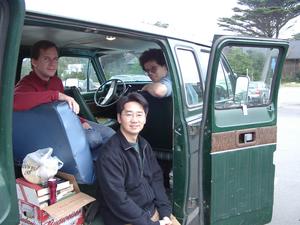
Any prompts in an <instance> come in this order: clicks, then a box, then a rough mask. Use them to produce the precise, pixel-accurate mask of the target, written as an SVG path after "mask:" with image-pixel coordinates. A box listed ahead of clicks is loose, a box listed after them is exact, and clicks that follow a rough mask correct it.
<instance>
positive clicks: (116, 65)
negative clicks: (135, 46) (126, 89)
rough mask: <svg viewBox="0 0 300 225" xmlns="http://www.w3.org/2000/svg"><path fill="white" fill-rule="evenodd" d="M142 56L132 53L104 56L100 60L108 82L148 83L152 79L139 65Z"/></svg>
mask: <svg viewBox="0 0 300 225" xmlns="http://www.w3.org/2000/svg"><path fill="white" fill-rule="evenodd" d="M139 56H140V54H135V53H132V52H123V53H116V54H111V55H104V56H101V57H100V58H99V60H100V64H101V66H102V69H103V71H104V75H105V78H106V80H109V79H121V80H123V81H124V82H145V81H146V82H148V81H151V80H150V78H149V77H148V76H147V75H146V74H145V73H144V71H143V69H142V67H141V66H140V64H139Z"/></svg>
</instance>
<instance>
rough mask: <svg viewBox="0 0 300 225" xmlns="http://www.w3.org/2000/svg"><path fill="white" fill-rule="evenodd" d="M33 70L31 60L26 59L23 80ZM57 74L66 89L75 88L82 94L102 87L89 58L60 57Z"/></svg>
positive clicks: (23, 63) (22, 69) (23, 66)
mask: <svg viewBox="0 0 300 225" xmlns="http://www.w3.org/2000/svg"><path fill="white" fill-rule="evenodd" d="M31 70H32V69H31V59H30V58H24V59H23V61H22V68H21V78H23V77H24V76H26V75H28V74H29V73H30V71H31ZM57 74H58V76H59V77H60V79H61V80H62V82H63V85H64V87H71V86H75V87H77V88H78V89H79V91H80V92H87V91H92V90H96V89H97V88H98V87H99V86H100V84H99V81H98V78H97V75H96V71H95V69H94V67H93V65H92V63H91V60H90V59H89V58H81V57H60V58H59V62H58V72H57Z"/></svg>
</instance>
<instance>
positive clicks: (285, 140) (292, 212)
mask: <svg viewBox="0 0 300 225" xmlns="http://www.w3.org/2000/svg"><path fill="white" fill-rule="evenodd" d="M277 143H278V145H277V150H276V152H275V154H274V163H275V166H276V171H275V193H274V207H273V219H272V221H271V223H269V224H268V225H300V147H299V145H300V87H296V88H295V87H294V88H292V87H289V88H287V87H282V88H280V90H279V108H278V134H277Z"/></svg>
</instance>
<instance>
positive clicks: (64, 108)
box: [13, 102, 95, 184]
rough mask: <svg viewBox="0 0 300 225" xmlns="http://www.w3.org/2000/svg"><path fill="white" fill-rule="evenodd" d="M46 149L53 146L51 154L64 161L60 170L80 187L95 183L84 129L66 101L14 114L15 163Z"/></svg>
mask: <svg viewBox="0 0 300 225" xmlns="http://www.w3.org/2000/svg"><path fill="white" fill-rule="evenodd" d="M47 147H52V148H53V154H52V155H53V156H54V155H55V156H57V157H58V158H59V159H60V160H62V161H63V162H64V166H63V167H62V168H61V169H60V170H61V171H63V172H67V173H70V174H73V175H74V176H75V177H76V180H77V182H78V183H80V184H91V183H93V182H94V180H95V174H94V169H93V160H92V155H91V152H90V149H89V145H88V142H87V139H86V136H85V133H84V130H83V128H82V125H81V123H80V120H79V118H78V116H77V115H75V113H73V111H72V110H71V109H70V108H69V106H68V104H67V103H66V102H54V103H49V104H43V105H40V106H38V107H35V108H33V109H30V110H26V111H18V112H14V113H13V152H14V160H15V162H16V164H18V165H20V164H21V163H22V162H23V159H24V157H25V156H26V155H27V154H28V153H31V152H34V151H36V150H38V149H41V148H47Z"/></svg>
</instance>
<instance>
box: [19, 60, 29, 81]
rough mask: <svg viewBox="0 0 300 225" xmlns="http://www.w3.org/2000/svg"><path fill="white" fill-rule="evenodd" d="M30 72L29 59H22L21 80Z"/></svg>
mask: <svg viewBox="0 0 300 225" xmlns="http://www.w3.org/2000/svg"><path fill="white" fill-rule="evenodd" d="M30 71H31V59H30V58H24V59H23V61H22V68H21V79H22V78H23V77H25V76H26V75H28V74H29V73H30Z"/></svg>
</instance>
